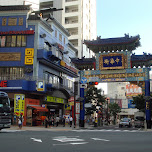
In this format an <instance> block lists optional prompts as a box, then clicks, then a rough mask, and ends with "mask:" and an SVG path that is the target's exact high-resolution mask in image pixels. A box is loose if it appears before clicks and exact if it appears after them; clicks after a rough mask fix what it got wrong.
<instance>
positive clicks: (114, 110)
mask: <svg viewBox="0 0 152 152" xmlns="http://www.w3.org/2000/svg"><path fill="white" fill-rule="evenodd" d="M108 108H109V111H110V114H112V115H113V117H114V121H113V124H116V116H117V113H119V112H120V111H121V108H120V107H119V105H118V104H117V103H109V105H108Z"/></svg>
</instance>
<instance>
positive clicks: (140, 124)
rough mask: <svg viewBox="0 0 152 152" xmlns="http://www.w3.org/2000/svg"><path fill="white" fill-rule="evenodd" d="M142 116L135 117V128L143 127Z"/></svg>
mask: <svg viewBox="0 0 152 152" xmlns="http://www.w3.org/2000/svg"><path fill="white" fill-rule="evenodd" d="M144 120H145V119H144V117H140V116H139V117H136V119H135V121H134V126H135V128H144Z"/></svg>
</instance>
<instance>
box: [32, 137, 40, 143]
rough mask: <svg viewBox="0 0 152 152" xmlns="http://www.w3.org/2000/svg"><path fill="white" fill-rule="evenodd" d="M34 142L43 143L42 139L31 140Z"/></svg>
mask: <svg viewBox="0 0 152 152" xmlns="http://www.w3.org/2000/svg"><path fill="white" fill-rule="evenodd" d="M31 139H32V140H33V141H36V142H42V140H41V139H36V138H31Z"/></svg>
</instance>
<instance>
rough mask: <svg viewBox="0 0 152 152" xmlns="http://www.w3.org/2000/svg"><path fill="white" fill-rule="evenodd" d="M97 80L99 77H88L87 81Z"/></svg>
mask: <svg viewBox="0 0 152 152" xmlns="http://www.w3.org/2000/svg"><path fill="white" fill-rule="evenodd" d="M96 81H97V82H99V77H90V78H89V82H96Z"/></svg>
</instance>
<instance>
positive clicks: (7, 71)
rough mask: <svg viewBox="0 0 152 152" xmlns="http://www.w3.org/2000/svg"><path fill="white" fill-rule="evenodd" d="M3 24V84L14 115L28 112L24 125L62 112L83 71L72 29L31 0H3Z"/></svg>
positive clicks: (0, 58) (0, 52)
mask: <svg viewBox="0 0 152 152" xmlns="http://www.w3.org/2000/svg"><path fill="white" fill-rule="evenodd" d="M0 29H1V30H0V90H1V91H5V92H7V93H8V95H9V98H10V100H11V107H12V108H14V115H16V116H18V115H19V114H20V113H22V114H23V116H24V120H25V121H24V125H26V124H28V125H40V124H41V123H42V121H44V118H45V116H46V115H49V116H56V115H59V116H60V117H62V116H63V115H64V114H65V113H66V110H67V109H66V107H69V102H68V100H69V99H70V97H72V96H73V93H74V81H75V78H77V77H78V75H77V74H78V73H77V72H78V71H77V69H76V68H75V67H74V66H73V65H72V63H71V58H73V57H75V56H76V54H77V49H75V48H74V46H73V45H72V44H71V43H70V42H69V41H68V37H69V33H68V32H67V30H65V29H64V27H63V26H62V25H61V24H60V23H59V22H58V21H57V20H55V19H54V20H52V19H50V18H48V21H46V20H44V19H43V18H42V16H40V15H39V14H34V13H32V10H31V7H30V6H29V5H20V6H15V5H14V6H0ZM68 110H69V109H68Z"/></svg>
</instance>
